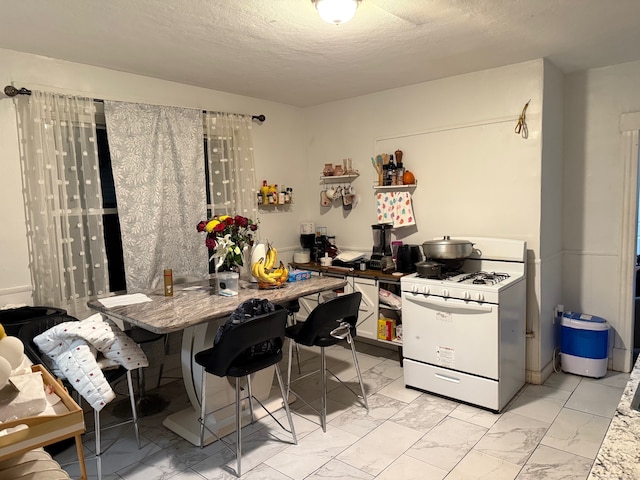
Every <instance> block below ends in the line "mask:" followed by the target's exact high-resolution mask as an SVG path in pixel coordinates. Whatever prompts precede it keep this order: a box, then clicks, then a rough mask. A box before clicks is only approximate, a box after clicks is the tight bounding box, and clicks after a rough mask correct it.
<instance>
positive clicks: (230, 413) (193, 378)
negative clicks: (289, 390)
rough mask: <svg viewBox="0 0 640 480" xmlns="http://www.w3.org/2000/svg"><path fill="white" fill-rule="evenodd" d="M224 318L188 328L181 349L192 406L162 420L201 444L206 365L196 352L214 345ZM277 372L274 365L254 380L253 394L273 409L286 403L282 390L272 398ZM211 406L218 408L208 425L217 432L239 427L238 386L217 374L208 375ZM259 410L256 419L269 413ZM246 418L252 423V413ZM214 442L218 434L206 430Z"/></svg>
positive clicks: (183, 369) (180, 433)
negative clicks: (237, 417)
mask: <svg viewBox="0 0 640 480" xmlns="http://www.w3.org/2000/svg"><path fill="white" fill-rule="evenodd" d="M223 321H224V320H220V321H217V322H216V321H214V322H211V323H208V324H203V325H196V326H195V327H189V328H187V329H185V330H184V333H183V337H182V352H181V363H182V377H183V381H184V386H185V389H186V391H187V396H188V397H189V402H190V403H191V406H190V407H188V408H186V409H184V410H181V411H179V412H176V413H173V414H171V415H169V416H168V417H166V418H165V419H164V421H163V422H162V424H163V425H164V426H165V427H167V428H168V429H169V430H171V431H173V432H174V433H176V434H178V435H180V436H181V437H183V438H184V439H186V440H187V441H189V442H191V443H193V444H194V445H199V443H200V424H199V423H198V418H199V417H200V405H201V403H200V398H199V397H200V388H201V385H202V367H200V365H198V364H197V363H196V362H195V361H194V355H195V354H196V353H198V352H200V351H202V350H205V349H207V348H209V347H210V346H211V345H213V339H214V338H215V335H216V332H217V330H218V326H219V325H220V324H221V323H222V322H223ZM274 371H275V369H274V368H273V367H270V368H267V369H264V370H262V371H260V372H257V373H256V374H254V376H253V377H252V381H251V386H252V391H253V394H254V395H255V396H256V397H257V398H258V399H259V400H260V401H261V402H262V403H264V405H265V407H267V408H268V409H269V410H270V411H272V412H273V411H275V410H277V409H278V408H280V407H281V405H282V398H281V397H280V394H279V393H278V394H277V395H275V393H274V397H273V398H270V394H271V386H272V384H273V375H274ZM274 392H275V390H274ZM207 408H208V409H209V410H210V411H216V413H215V414H213V415H210V416H208V417H207V426H208V427H209V428H210V429H211V430H213V431H214V432H216V435H219V436H224V435H226V434H228V433H231V432H233V431H234V430H235V387H234V386H233V385H232V384H231V383H229V382H228V381H227V379H226V378H219V377H216V376H213V375H211V376H209V377H208V378H207ZM247 412H248V409H247ZM255 413H256V418H261V417H262V416H264V415H266V412H264V410H262V409H261V408H260V409H257V410H256V412H255ZM243 417H244V414H243ZM246 419H247V423H248V420H249V414H248V413H247V415H246ZM243 424H244V419H243ZM212 441H215V437H214V436H213V435H211V434H210V433H207V431H206V430H205V439H204V443H205V444H208V443H211V442H212Z"/></svg>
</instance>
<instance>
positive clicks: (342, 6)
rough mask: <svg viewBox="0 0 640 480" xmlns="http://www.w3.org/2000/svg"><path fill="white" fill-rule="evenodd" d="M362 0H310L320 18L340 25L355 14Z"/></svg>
mask: <svg viewBox="0 0 640 480" xmlns="http://www.w3.org/2000/svg"><path fill="white" fill-rule="evenodd" d="M361 1H362V0H311V3H313V4H314V5H315V7H316V10H318V13H319V14H320V18H322V19H323V20H324V21H325V22H327V23H333V24H334V25H340V24H342V23H347V22H348V21H349V20H351V19H352V18H353V16H354V15H355V14H356V9H357V8H358V5H359V4H360V2H361Z"/></svg>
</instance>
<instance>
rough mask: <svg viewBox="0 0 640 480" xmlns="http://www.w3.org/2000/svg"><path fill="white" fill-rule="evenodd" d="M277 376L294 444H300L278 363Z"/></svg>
mask: <svg viewBox="0 0 640 480" xmlns="http://www.w3.org/2000/svg"><path fill="white" fill-rule="evenodd" d="M275 366H276V377H278V385H279V386H280V395H282V403H284V411H285V412H287V420H289V428H290V429H291V436H292V437H293V444H294V445H297V444H298V437H296V429H295V427H294V426H293V419H292V418H291V409H290V408H289V402H288V401H287V397H285V392H284V385H283V384H282V374H281V373H280V366H279V365H278V364H277V363H276V365H275Z"/></svg>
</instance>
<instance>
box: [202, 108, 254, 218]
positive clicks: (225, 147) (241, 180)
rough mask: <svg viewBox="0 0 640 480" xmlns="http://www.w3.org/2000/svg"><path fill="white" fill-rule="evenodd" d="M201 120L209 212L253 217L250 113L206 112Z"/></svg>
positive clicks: (252, 163)
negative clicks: (204, 147)
mask: <svg viewBox="0 0 640 480" xmlns="http://www.w3.org/2000/svg"><path fill="white" fill-rule="evenodd" d="M204 122H205V134H206V138H207V157H208V168H209V185H208V189H209V191H208V193H209V196H210V203H211V205H212V206H213V209H212V210H213V213H214V214H216V215H223V214H226V215H242V216H243V217H247V218H251V219H253V220H257V219H258V202H257V196H256V192H257V188H258V186H257V183H256V174H255V162H254V158H253V138H252V135H251V133H252V131H251V130H252V124H251V116H249V115H236V114H231V113H216V112H206V113H205V116H204Z"/></svg>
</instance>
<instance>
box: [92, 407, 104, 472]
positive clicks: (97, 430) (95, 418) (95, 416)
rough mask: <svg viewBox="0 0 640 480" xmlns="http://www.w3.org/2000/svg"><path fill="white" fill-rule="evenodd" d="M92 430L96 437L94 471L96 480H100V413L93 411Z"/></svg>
mask: <svg viewBox="0 0 640 480" xmlns="http://www.w3.org/2000/svg"><path fill="white" fill-rule="evenodd" d="M93 430H94V433H95V436H96V470H97V472H98V480H102V450H101V448H100V412H99V411H98V410H94V411H93Z"/></svg>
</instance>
